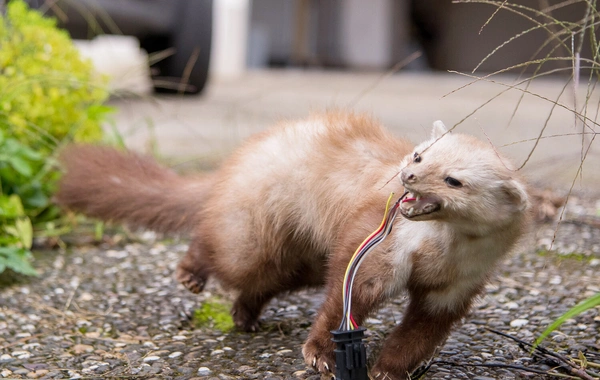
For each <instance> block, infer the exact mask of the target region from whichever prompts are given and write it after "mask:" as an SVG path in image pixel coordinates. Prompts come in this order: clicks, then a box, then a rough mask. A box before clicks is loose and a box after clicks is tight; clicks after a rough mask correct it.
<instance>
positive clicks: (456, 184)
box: [444, 177, 463, 187]
mask: <svg viewBox="0 0 600 380" xmlns="http://www.w3.org/2000/svg"><path fill="white" fill-rule="evenodd" d="M444 182H446V184H448V186H451V187H462V185H463V184H462V183H461V182H460V181H459V180H457V179H456V178H452V177H446V178H445V179H444Z"/></svg>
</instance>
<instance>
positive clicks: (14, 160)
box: [8, 156, 33, 177]
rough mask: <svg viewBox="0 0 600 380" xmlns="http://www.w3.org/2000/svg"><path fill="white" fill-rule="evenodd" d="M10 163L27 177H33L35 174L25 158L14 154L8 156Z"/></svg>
mask: <svg viewBox="0 0 600 380" xmlns="http://www.w3.org/2000/svg"><path fill="white" fill-rule="evenodd" d="M8 163H9V164H10V166H12V168H13V169H15V170H16V171H17V172H18V173H19V174H21V175H22V176H25V177H31V175H32V174H33V170H32V169H31V165H29V163H28V162H27V161H25V160H24V159H22V158H21V157H18V156H12V157H9V158H8Z"/></svg>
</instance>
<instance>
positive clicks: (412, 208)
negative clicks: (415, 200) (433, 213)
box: [408, 207, 415, 216]
mask: <svg viewBox="0 0 600 380" xmlns="http://www.w3.org/2000/svg"><path fill="white" fill-rule="evenodd" d="M414 213H415V209H414V207H411V208H409V209H408V216H412V214H414Z"/></svg>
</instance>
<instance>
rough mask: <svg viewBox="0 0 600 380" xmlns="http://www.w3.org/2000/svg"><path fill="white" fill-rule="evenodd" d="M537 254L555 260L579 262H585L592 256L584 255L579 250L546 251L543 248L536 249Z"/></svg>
mask: <svg viewBox="0 0 600 380" xmlns="http://www.w3.org/2000/svg"><path fill="white" fill-rule="evenodd" d="M537 254H538V255H540V256H542V257H551V258H553V259H557V260H575V261H580V262H587V261H590V260H592V259H593V258H594V257H593V256H591V255H586V254H585V253H581V252H570V253H558V252H556V251H548V250H545V249H541V250H539V251H537Z"/></svg>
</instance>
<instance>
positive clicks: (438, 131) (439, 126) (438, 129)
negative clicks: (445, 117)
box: [431, 120, 448, 140]
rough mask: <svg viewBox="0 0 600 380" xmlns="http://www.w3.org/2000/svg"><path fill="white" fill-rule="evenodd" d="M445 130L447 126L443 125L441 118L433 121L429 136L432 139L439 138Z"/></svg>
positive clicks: (446, 130)
mask: <svg viewBox="0 0 600 380" xmlns="http://www.w3.org/2000/svg"><path fill="white" fill-rule="evenodd" d="M446 132H448V128H446V126H445V125H444V123H442V121H441V120H437V121H434V122H433V130H432V131H431V138H432V139H433V140H437V139H439V138H440V137H442V135H443V134H444V133H446Z"/></svg>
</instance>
